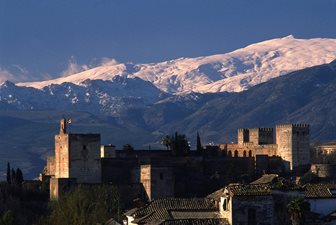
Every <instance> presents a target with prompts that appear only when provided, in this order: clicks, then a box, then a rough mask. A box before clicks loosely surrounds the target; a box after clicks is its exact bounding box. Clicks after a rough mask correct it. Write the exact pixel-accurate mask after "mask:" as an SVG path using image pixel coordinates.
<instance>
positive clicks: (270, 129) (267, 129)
mask: <svg viewBox="0 0 336 225" xmlns="http://www.w3.org/2000/svg"><path fill="white" fill-rule="evenodd" d="M273 130H274V129H273V128H268V127H262V128H259V131H263V132H273Z"/></svg>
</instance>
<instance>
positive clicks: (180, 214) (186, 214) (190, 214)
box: [170, 210, 221, 219]
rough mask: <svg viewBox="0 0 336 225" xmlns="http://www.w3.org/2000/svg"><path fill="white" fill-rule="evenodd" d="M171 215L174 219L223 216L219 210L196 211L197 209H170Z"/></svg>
mask: <svg viewBox="0 0 336 225" xmlns="http://www.w3.org/2000/svg"><path fill="white" fill-rule="evenodd" d="M170 215H171V216H172V217H173V218H174V219H190V218H193V219H206V218H208V219H212V218H221V215H220V213H219V212H218V211H213V210H211V211H204V210H202V211H196V210H192V211H190V210H179V211H170Z"/></svg>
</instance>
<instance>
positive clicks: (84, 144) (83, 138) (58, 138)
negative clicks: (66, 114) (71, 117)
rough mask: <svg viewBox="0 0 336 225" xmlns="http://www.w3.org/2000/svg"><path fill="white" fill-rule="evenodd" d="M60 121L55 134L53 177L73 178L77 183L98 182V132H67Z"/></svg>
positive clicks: (64, 123) (99, 179)
mask: <svg viewBox="0 0 336 225" xmlns="http://www.w3.org/2000/svg"><path fill="white" fill-rule="evenodd" d="M66 125H67V124H66V120H65V119H64V118H63V119H61V121H60V132H59V134H57V135H55V178H75V179H76V180H77V183H100V182H101V161H100V134H71V133H67V127H66Z"/></svg>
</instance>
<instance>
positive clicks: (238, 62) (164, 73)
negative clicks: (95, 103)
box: [17, 35, 336, 94]
mask: <svg viewBox="0 0 336 225" xmlns="http://www.w3.org/2000/svg"><path fill="white" fill-rule="evenodd" d="M334 59H336V39H327V38H313V39H296V38H294V36H292V35H290V36H287V37H284V38H276V39H272V40H267V41H263V42H259V43H255V44H251V45H248V46H246V47H244V48H241V49H237V50H235V51H232V52H229V53H225V54H216V55H210V56H201V57H196V58H178V59H175V60H169V61H164V62H159V63H148V64H130V63H126V64H123V63H118V64H114V65H105V66H99V67H96V68H92V69H89V70H87V71H83V72H80V73H77V74H73V75H70V76H67V77H61V78H57V79H53V80H47V81H42V82H26V83H18V84H17V85H18V86H30V87H35V88H38V89H42V88H43V87H45V86H48V85H50V84H61V83H64V82H70V83H74V84H80V83H81V82H83V81H84V80H86V79H91V80H96V79H101V80H111V79H112V78H113V77H114V76H125V77H127V78H134V77H138V78H141V79H143V80H145V81H149V82H151V83H152V84H154V85H155V86H156V87H157V88H158V89H160V90H161V91H163V92H167V93H169V94H185V93H190V92H198V93H209V92H210V93H217V92H240V91H243V90H247V89H249V88H250V87H252V86H254V85H257V84H259V83H263V82H266V81H268V80H269V79H271V78H274V77H277V76H281V75H284V74H287V73H289V72H292V71H296V70H300V69H304V68H308V67H311V66H315V65H321V64H325V63H329V62H331V61H332V60H334Z"/></svg>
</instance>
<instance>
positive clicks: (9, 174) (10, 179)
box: [7, 162, 12, 184]
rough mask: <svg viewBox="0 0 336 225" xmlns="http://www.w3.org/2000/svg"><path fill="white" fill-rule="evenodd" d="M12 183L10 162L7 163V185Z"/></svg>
mask: <svg viewBox="0 0 336 225" xmlns="http://www.w3.org/2000/svg"><path fill="white" fill-rule="evenodd" d="M11 182H12V178H11V169H10V165H9V162H7V183H8V184H11Z"/></svg>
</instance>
